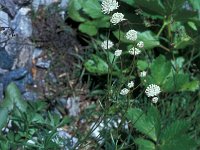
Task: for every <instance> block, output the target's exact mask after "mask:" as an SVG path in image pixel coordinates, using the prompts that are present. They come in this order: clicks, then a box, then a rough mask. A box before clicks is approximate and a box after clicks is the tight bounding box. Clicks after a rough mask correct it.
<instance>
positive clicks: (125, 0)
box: [121, 0, 135, 6]
mask: <svg viewBox="0 0 200 150" xmlns="http://www.w3.org/2000/svg"><path fill="white" fill-rule="evenodd" d="M121 1H122V2H124V3H127V4H129V5H131V6H133V4H134V3H135V0H121Z"/></svg>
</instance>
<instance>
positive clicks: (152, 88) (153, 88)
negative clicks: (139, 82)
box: [145, 84, 161, 97]
mask: <svg viewBox="0 0 200 150" xmlns="http://www.w3.org/2000/svg"><path fill="white" fill-rule="evenodd" d="M160 92H161V91H160V87H159V86H158V85H155V84H150V85H149V86H148V87H147V88H146V90H145V93H146V95H147V96H148V97H154V96H157V95H158V94H159V93H160Z"/></svg>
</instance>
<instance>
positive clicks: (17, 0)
mask: <svg viewBox="0 0 200 150" xmlns="http://www.w3.org/2000/svg"><path fill="white" fill-rule="evenodd" d="M13 1H14V3H15V4H17V5H23V6H24V5H28V4H30V3H31V2H32V1H33V0H13Z"/></svg>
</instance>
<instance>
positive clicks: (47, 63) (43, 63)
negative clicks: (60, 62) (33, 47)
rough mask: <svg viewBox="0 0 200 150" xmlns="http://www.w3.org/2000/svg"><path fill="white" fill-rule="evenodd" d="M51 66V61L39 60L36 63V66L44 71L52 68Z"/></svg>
mask: <svg viewBox="0 0 200 150" xmlns="http://www.w3.org/2000/svg"><path fill="white" fill-rule="evenodd" d="M50 64H51V61H50V60H43V59H42V58H39V59H38V60H37V62H36V66H37V67H39V68H43V69H48V68H49V67H50Z"/></svg>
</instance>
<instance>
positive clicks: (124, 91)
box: [120, 88, 130, 95]
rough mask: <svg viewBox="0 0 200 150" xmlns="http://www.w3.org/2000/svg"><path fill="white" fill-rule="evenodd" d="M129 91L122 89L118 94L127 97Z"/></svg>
mask: <svg viewBox="0 0 200 150" xmlns="http://www.w3.org/2000/svg"><path fill="white" fill-rule="evenodd" d="M129 91H130V90H129V89H127V88H123V89H122V90H121V92H120V94H121V95H127V94H128V93H129Z"/></svg>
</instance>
